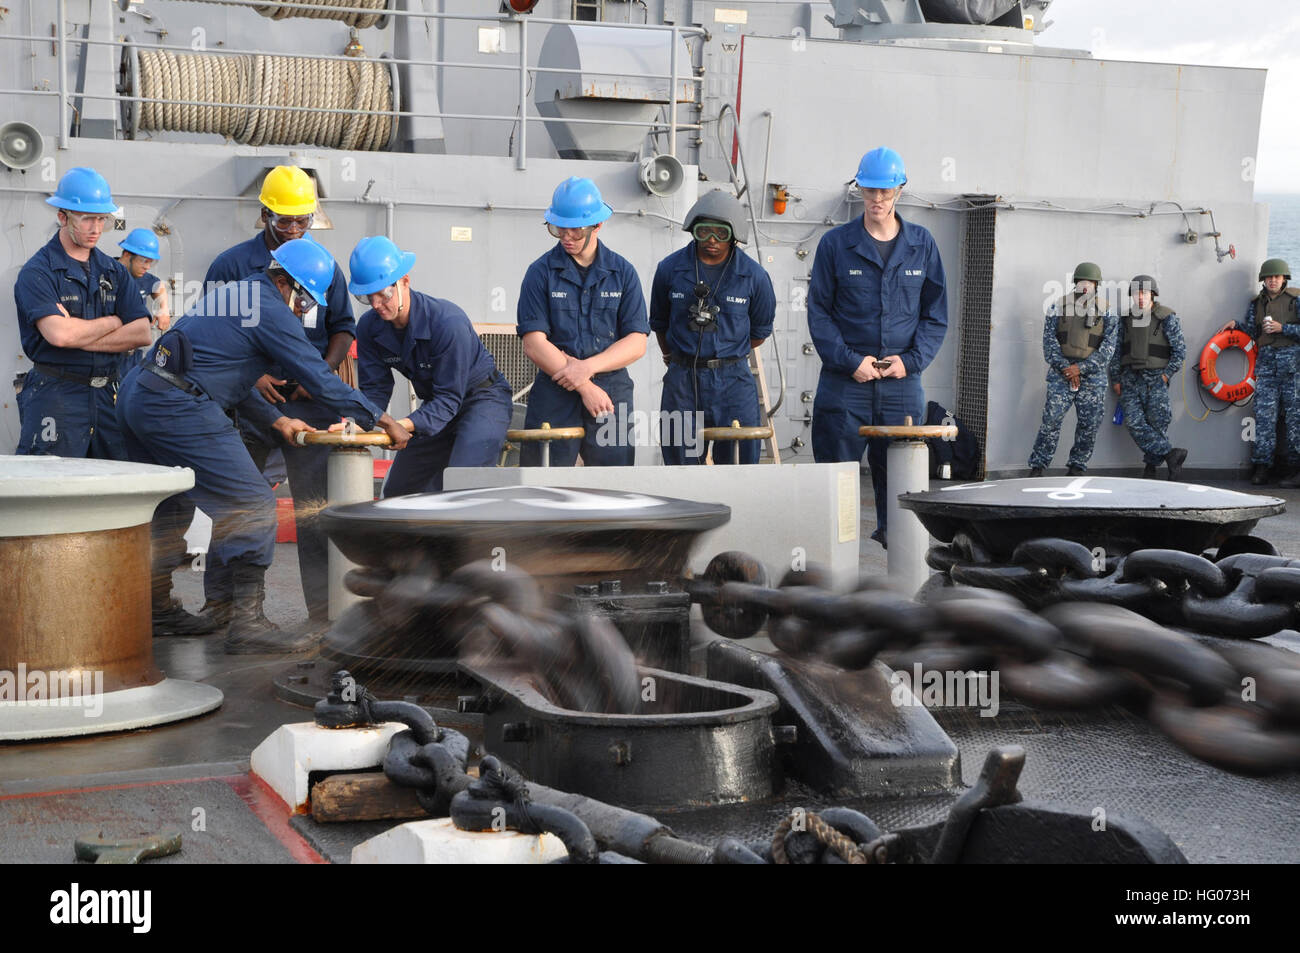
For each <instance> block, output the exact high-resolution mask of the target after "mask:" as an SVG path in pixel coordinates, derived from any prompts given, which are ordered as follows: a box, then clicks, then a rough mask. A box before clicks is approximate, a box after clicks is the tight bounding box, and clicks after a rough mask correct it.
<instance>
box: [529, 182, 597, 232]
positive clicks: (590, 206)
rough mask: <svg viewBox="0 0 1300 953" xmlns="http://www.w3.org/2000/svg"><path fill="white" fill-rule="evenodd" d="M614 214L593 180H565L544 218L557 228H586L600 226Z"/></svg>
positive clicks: (557, 189) (553, 197) (552, 199)
mask: <svg viewBox="0 0 1300 953" xmlns="http://www.w3.org/2000/svg"><path fill="white" fill-rule="evenodd" d="M613 214H614V210H613V209H612V208H610V207H609V206H608V205H606V204H605V200H604V199H602V198H601V197H600V189H598V188H596V183H595V182H593V181H591V179H579V178H576V177H571V178H568V179H565V180H564V181H563V182H561V183H560V184H559V186H558V187H557V188H556V189H555V194H554V195H552V196H551V207H550V208H548V209H547V210H546V215H545V216H544V217H545V219H546V222H547V224H549V225H554V226H556V227H557V228H585V227H586V226H588V225H599V224H600V223H601V222H603V221H605V219H607V218H609V217H610V216H611V215H613Z"/></svg>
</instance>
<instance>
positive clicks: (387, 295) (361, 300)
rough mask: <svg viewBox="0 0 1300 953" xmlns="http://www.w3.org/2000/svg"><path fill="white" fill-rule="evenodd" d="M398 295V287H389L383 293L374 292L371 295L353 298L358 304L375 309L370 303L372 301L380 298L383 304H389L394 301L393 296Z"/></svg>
mask: <svg viewBox="0 0 1300 953" xmlns="http://www.w3.org/2000/svg"><path fill="white" fill-rule="evenodd" d="M396 293H397V285H389V286H388V287H387V288H384V289H383V290H382V291H372V292H370V294H366V295H353V296H352V297H354V298H356V299H357V303H358V304H363V305H365V306H366V307H367V308H372V307H374V305H372V304H371V303H370V302H371V300H372V299H374V298H376V297H377V298H379V300H380V302H381V303H382V304H388V302H390V301H392V300H393V295H395V294H396Z"/></svg>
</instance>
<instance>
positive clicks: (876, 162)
mask: <svg viewBox="0 0 1300 953" xmlns="http://www.w3.org/2000/svg"><path fill="white" fill-rule="evenodd" d="M855 179H856V181H857V183H858V187H859V188H863V189H894V188H897V187H898V186H900V185H905V184H906V183H907V170H906V169H904V168H903V157H902V156H900V155H899V154H898V153H897V152H895V151H894V150H893V149H889V148H887V147H885V146H881V147H880V148H879V149H872V150H871V151H870V152H868V153H867V154H866V155H864V156H863V157H862V161H861V162H859V163H858V174H857V176H856V177H855Z"/></svg>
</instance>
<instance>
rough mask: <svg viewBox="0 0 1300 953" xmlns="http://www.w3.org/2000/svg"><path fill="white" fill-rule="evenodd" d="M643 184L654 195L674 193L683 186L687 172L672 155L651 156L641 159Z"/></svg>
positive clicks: (640, 175)
mask: <svg viewBox="0 0 1300 953" xmlns="http://www.w3.org/2000/svg"><path fill="white" fill-rule="evenodd" d="M638 177H639V178H640V179H641V185H642V186H644V187H645V190H646V191H647V192H649V193H651V194H652V195H672V194H673V193H674V192H676V191H677V190H678V189H680V188H681V187H682V183H683V182H684V181H685V180H686V174H685V172H684V171H683V170H682V164H681V163H680V162H678V161H677V160H676V159H674V158H673V157H672V156H650V157H649V158H646V159H642V160H641V167H640V169H639V170H638Z"/></svg>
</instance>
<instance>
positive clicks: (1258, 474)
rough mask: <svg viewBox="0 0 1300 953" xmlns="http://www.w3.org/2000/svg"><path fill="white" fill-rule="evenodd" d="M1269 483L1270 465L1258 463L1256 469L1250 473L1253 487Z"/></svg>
mask: <svg viewBox="0 0 1300 953" xmlns="http://www.w3.org/2000/svg"><path fill="white" fill-rule="evenodd" d="M1267 482H1268V464H1267V463H1257V464H1255V469H1253V470H1251V471H1250V484H1251V486H1263V485H1264V484H1265V483H1267Z"/></svg>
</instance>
